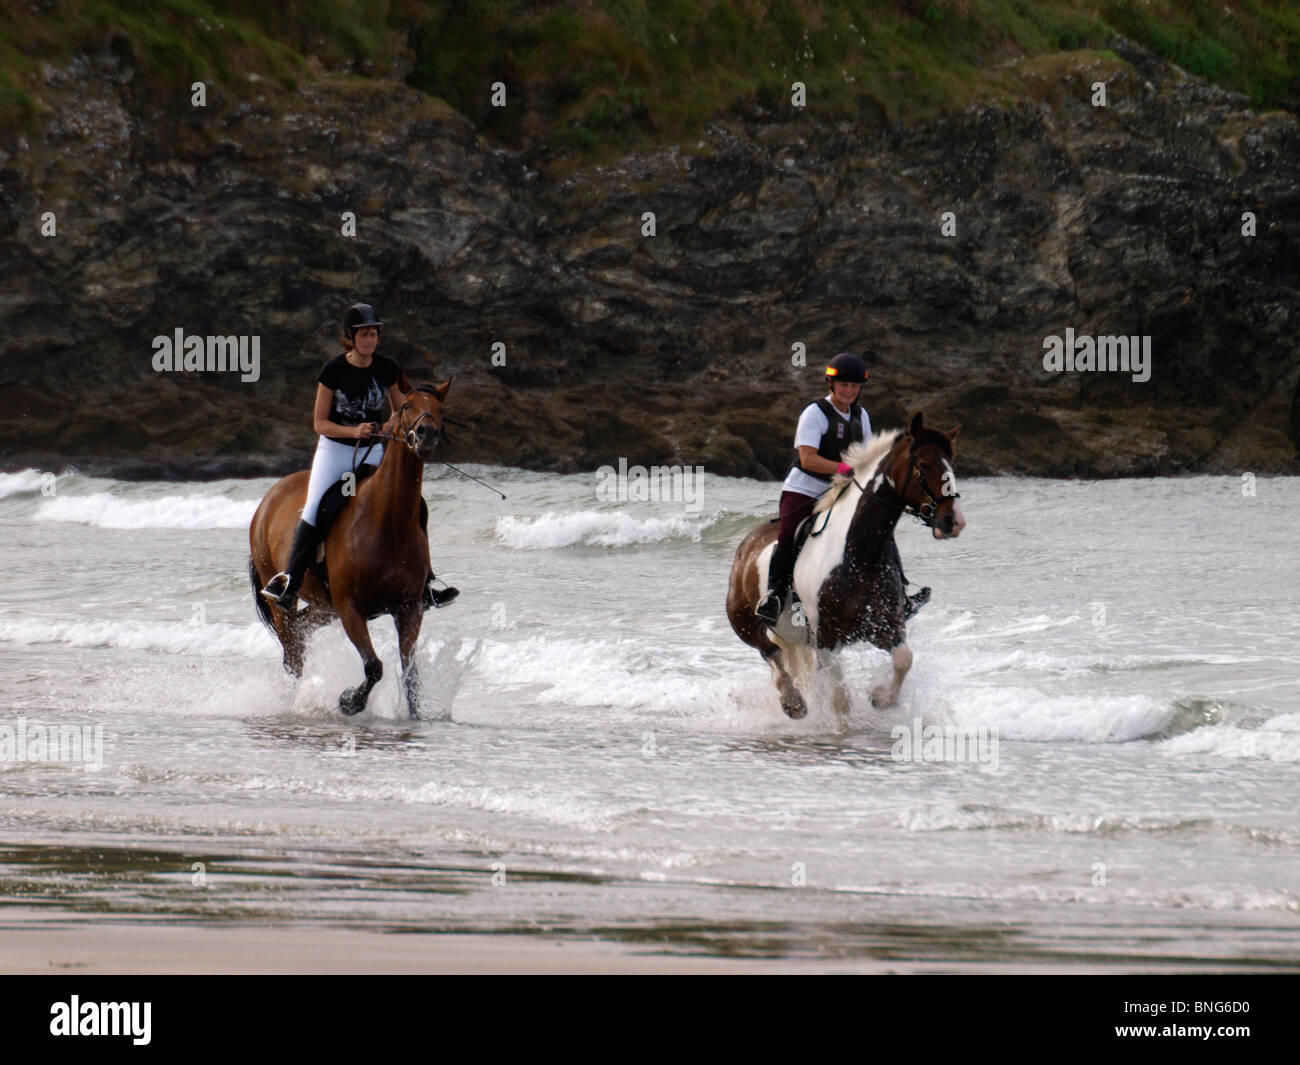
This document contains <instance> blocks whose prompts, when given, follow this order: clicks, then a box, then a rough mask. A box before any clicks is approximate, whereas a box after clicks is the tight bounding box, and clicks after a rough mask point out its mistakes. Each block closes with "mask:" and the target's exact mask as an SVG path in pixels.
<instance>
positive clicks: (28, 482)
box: [0, 470, 45, 499]
mask: <svg viewBox="0 0 1300 1065" xmlns="http://www.w3.org/2000/svg"><path fill="white" fill-rule="evenodd" d="M44 479H45V474H43V473H42V472H41V471H40V470H19V471H18V472H17V473H0V499H7V498H8V497H9V496H16V495H23V494H24V493H27V492H39V491H40V490H41V483H42V482H43V481H44Z"/></svg>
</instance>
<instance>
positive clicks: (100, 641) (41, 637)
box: [0, 618, 276, 658]
mask: <svg viewBox="0 0 1300 1065" xmlns="http://www.w3.org/2000/svg"><path fill="white" fill-rule="evenodd" d="M0 642H4V643H17V644H29V645H30V644H50V643H53V644H67V645H69V646H71V647H123V648H127V649H129V650H133V651H163V652H167V653H170V654H190V655H219V656H223V657H224V656H229V655H235V656H238V657H241V658H245V657H247V658H265V657H266V656H267V654H268V653H270V652H272V651H274V650H275V649H276V644H275V639H274V637H272V636H271V635H270V633H268V632H267V631H266V630H265V629H264V628H263V627H262V626H261V625H259V624H257V623H256V622H250V623H249V624H247V625H225V624H220V623H216V622H197V621H194V620H185V621H181V620H177V621H131V620H126V619H117V618H114V619H105V620H103V621H89V620H80V621H51V620H48V619H42V618H3V619H0Z"/></svg>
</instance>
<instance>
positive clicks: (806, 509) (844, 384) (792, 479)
mask: <svg viewBox="0 0 1300 1065" xmlns="http://www.w3.org/2000/svg"><path fill="white" fill-rule="evenodd" d="M826 379H827V380H828V381H829V382H830V386H831V391H830V395H828V396H826V397H825V398H823V399H819V400H817V401H816V402H814V403H810V404H808V406H807V407H805V408H804V410H803V413H802V414H801V415H799V427H798V428H797V429H796V430H795V435H794V446H795V452H796V461H795V464H794V465H793V466H792V467H791V468H790V473H789V474H788V475H787V476H786V479H785V484H783V485H782V486H781V488H782V491H781V502H780V513H781V529H780V533H779V535H778V537H777V542H776V548H775V549H774V550H773V551H772V560H771V562H770V563H769V565H768V571H767V588H768V592H767V597H766V598H765V599H764V600H763V601H762V602H761V603H759V604H758V606H757V607H755V608H754V613H755V614H757V615H758V616H759V617H760V618H762V619H763V620H764V621H766V622H767V623H768V624H770V625H775V624H776V621H777V618H779V617H780V616H781V610H782V609H783V607H784V605H785V597H786V595H787V593H788V592H789V591H790V582H791V580H792V578H793V576H794V560H795V555H794V534H795V530H796V529H798V527H799V523H800V522H801V521H803V519H804V518H806V517H807V516H808V515H809V514H811V513H812V509H813V504H815V503H816V502H817V499H818V497H819V496H821V495H822V493H824V492H825V491H826V490H827V489H828V488H829V487H830V483H831V474H833V473H849V472H851V467H850V466H849V464H848V463H847V462H844V461H843V459H842V458H841V456H842V454H843V453H844V451H845V450H847V448H848V446H849V445H850V444H852V443H859V442H861V441H864V440H869V439H870V438H871V419H870V418H869V417H868V416H867V412H866V410H865V409H864V408H863V407H861V406H860V405H859V404H858V393H859V392H860V391H861V390H862V385H863V383H864V382H865V381H866V379H867V367H866V364H865V363H864V362H863V361H862V360H861V359H860V358H858V356H856V355H852V354H850V353H849V352H847V351H842V352H840V354H838V355H836V356H835V358H833V359H831V361H830V365H829V366H827V367H826ZM890 545H891V548H892V550H893V553H894V559H895V561H897V562H898V570H899V574H900V575H901V574H902V571H903V564H902V561H901V559H899V557H898V546H897V544H894V543H893V541H892V540H891V541H890ZM903 584H904V586H906V584H907V578H906V577H904V578H903ZM929 598H930V589H929V588H922V589H921V591H920V592H918V593H917V594H916V595H913V596H908V600H907V608H906V616H907V617H911V616H912V615H913V614H915V613H916V612H917V611H918V610H919V609H921V606H922V605H923V604H924V603H925V601H926V600H927V599H929Z"/></svg>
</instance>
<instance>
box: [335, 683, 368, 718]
mask: <svg viewBox="0 0 1300 1065" xmlns="http://www.w3.org/2000/svg"><path fill="white" fill-rule="evenodd" d="M365 708H366V700H365V697H364V696H362V695H359V694H358V692H357V689H356V688H349V689H348V690H347V691H345V692H344V693H343V694H342V695H340V696H339V709H340V710H342V711H343V713H345V714H347V715H348V717H351V716H352V715H353V714H359V713H361V711H362V710H364V709H365Z"/></svg>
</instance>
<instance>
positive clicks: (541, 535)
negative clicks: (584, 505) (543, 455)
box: [496, 510, 713, 549]
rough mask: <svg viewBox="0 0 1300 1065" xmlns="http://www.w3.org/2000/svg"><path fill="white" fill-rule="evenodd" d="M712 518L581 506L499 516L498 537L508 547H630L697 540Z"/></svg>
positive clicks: (497, 524)
mask: <svg viewBox="0 0 1300 1065" xmlns="http://www.w3.org/2000/svg"><path fill="white" fill-rule="evenodd" d="M712 521H713V518H712V517H708V518H699V517H687V516H685V515H678V516H674V517H670V518H633V517H631V516H629V515H628V514H626V513H624V512H622V511H615V510H609V511H601V510H580V511H566V512H563V513H559V514H556V513H550V514H543V515H541V516H540V517H538V518H531V519H530V518H516V517H504V518H498V519H497V523H496V535H497V539H498V540H500V541H501V542H502V543H504V544H505V545H506V546H507V547H515V548H523V549H544V548H556V547H569V546H570V545H572V544H589V545H591V546H595V547H627V546H629V545H630V544H651V543H657V542H659V541H662V540H670V539H673V538H675V537H686V538H688V539H691V540H698V539H699V538H700V533H701V532H702V531H703V530H704V529H705V528H707V527H708V526H709V525H710V524H711V523H712Z"/></svg>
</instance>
